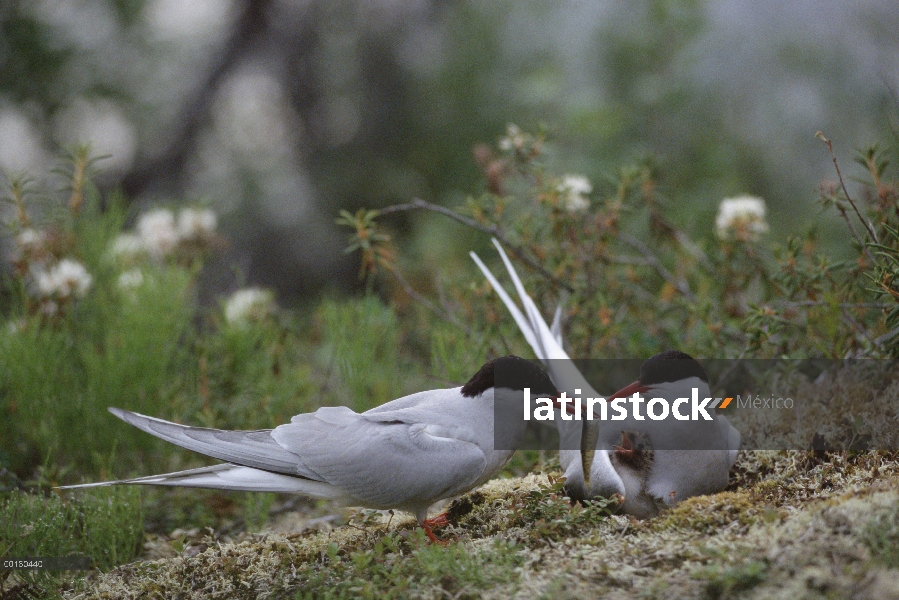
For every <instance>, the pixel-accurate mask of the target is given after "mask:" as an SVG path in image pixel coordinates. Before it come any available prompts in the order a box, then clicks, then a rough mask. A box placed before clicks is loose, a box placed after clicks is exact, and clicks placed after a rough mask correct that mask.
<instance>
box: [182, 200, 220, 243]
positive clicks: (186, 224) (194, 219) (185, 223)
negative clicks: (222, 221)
mask: <svg viewBox="0 0 899 600" xmlns="http://www.w3.org/2000/svg"><path fill="white" fill-rule="evenodd" d="M217 224H218V219H217V218H216V216H215V213H214V212H213V211H211V210H209V209H204V210H199V209H195V208H185V209H182V210H181V212H180V213H179V214H178V235H180V236H181V238H182V239H185V240H195V239H202V238H204V237H208V236H210V235H212V233H213V232H215V227H216V225H217Z"/></svg>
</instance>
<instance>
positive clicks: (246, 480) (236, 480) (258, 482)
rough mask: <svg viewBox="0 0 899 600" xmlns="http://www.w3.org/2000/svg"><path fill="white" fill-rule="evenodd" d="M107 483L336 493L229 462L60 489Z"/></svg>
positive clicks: (321, 485)
mask: <svg viewBox="0 0 899 600" xmlns="http://www.w3.org/2000/svg"><path fill="white" fill-rule="evenodd" d="M108 485H162V486H169V487H193V488H208V489H215V490H232V491H243V492H286V493H295V494H304V495H306V496H312V497H314V498H325V499H335V498H339V497H340V493H339V491H338V490H337V489H336V488H335V487H334V486H332V485H330V484H328V483H323V482H321V481H310V480H308V479H304V478H302V477H292V476H290V475H281V474H278V473H270V472H268V471H262V470H260V469H253V468H251V467H241V466H239V465H231V464H221V465H213V466H211V467H202V468H199V469H190V470H187V471H177V472H174V473H165V474H162V475H149V476H146V477H136V478H134V479H120V480H118V481H103V482H99V483H83V484H81V485H66V486H62V487H61V488H60V489H64V490H72V489H79V488H90V487H103V486H108Z"/></svg>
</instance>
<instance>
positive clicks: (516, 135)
mask: <svg viewBox="0 0 899 600" xmlns="http://www.w3.org/2000/svg"><path fill="white" fill-rule="evenodd" d="M525 141H526V140H525V136H524V134H523V133H522V132H521V129H520V128H519V127H518V125H515V124H514V123H509V124H508V125H507V126H506V135H505V136H503V137H501V138H499V143H498V144H497V145H498V146H499V149H500V150H504V151H506V152H508V151H510V150H521V149H522V148H524V143H525Z"/></svg>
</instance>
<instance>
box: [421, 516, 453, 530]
mask: <svg viewBox="0 0 899 600" xmlns="http://www.w3.org/2000/svg"><path fill="white" fill-rule="evenodd" d="M449 524H450V522H449V519H447V518H446V513H441V514H439V515H437V516H436V517H434V518H432V519H425V520H424V525H427V526H429V527H446V526H447V525H449Z"/></svg>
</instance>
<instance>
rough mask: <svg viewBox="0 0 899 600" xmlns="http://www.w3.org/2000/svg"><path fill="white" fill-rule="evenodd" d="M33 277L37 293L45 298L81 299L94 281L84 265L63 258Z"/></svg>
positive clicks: (35, 273)
mask: <svg viewBox="0 0 899 600" xmlns="http://www.w3.org/2000/svg"><path fill="white" fill-rule="evenodd" d="M33 277H34V282H35V285H36V286H37V291H38V293H39V294H40V295H41V296H43V297H46V298H50V297H53V296H56V297H58V298H69V297H77V298H83V297H84V296H85V295H87V291H88V290H89V289H90V287H91V284H92V283H93V281H94V278H93V277H92V276H91V274H90V273H88V272H87V269H86V268H85V267H84V265H83V264H81V263H80V262H78V261H77V260H72V259H71V258H64V259H62V260H61V261H59V262H58V263H56V264H55V265H54V266H52V267H50V268H47V269H44V268H39V269H37V270H36V271H34V272H33Z"/></svg>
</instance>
